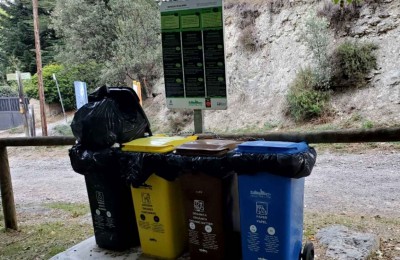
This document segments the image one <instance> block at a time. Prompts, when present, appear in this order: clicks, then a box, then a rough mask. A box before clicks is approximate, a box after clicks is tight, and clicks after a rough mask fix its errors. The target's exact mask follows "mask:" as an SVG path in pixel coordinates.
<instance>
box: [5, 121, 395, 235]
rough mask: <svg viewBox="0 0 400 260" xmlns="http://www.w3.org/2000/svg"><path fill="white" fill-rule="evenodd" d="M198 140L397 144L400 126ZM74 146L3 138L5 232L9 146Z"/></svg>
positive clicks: (58, 140) (59, 140)
mask: <svg viewBox="0 0 400 260" xmlns="http://www.w3.org/2000/svg"><path fill="white" fill-rule="evenodd" d="M199 139H233V140H243V141H245V140H259V139H264V140H269V141H291V142H301V141H305V142H307V143H310V144H312V143H314V144H316V143H366V142H398V141H400V127H395V128H378V129H370V130H339V131H319V132H306V133H298V132H286V133H265V134H243V135H239V134H238V135H231V134H221V135H219V134H201V135H199ZM73 144H75V138H74V137H32V138H26V137H24V138H0V189H1V199H2V205H3V212H4V222H5V227H6V229H14V230H18V225H17V218H16V210H15V203H14V194H13V188H12V182H11V174H10V167H9V163H8V155H7V147H9V146H17V147H18V146H63V145H73Z"/></svg>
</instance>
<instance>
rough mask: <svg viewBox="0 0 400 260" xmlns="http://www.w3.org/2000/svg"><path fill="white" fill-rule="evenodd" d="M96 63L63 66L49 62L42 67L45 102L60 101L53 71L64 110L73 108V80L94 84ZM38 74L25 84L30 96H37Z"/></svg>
mask: <svg viewBox="0 0 400 260" xmlns="http://www.w3.org/2000/svg"><path fill="white" fill-rule="evenodd" d="M96 66H97V65H96V64H92V63H89V64H87V65H79V66H75V67H69V68H65V67H64V66H62V65H58V64H50V65H47V66H45V67H43V84H44V86H43V87H44V95H45V99H46V102H47V103H49V104H52V103H60V99H59V96H58V91H57V86H56V83H55V82H54V80H53V73H54V74H56V76H57V81H58V85H59V87H60V92H61V96H62V99H63V102H64V108H65V110H67V111H68V110H73V109H75V108H76V102H75V90H74V81H76V80H80V81H85V82H87V83H88V85H89V88H90V86H91V87H92V88H93V87H95V86H96V84H97V82H96V80H95V79H96V76H97V75H98V73H97V72H96V69H97V67H96ZM37 86H38V76H37V74H35V75H34V76H33V77H32V81H31V83H30V84H27V85H26V88H25V90H26V93H27V94H28V96H29V97H31V98H36V99H38V98H39V92H38V87H37Z"/></svg>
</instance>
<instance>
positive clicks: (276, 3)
mask: <svg viewBox="0 0 400 260" xmlns="http://www.w3.org/2000/svg"><path fill="white" fill-rule="evenodd" d="M290 4H291V2H290V0H267V6H268V11H269V12H270V13H272V14H279V13H280V12H281V10H282V9H283V8H284V7H285V6H290Z"/></svg>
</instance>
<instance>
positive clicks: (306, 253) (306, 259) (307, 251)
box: [302, 242, 314, 260]
mask: <svg viewBox="0 0 400 260" xmlns="http://www.w3.org/2000/svg"><path fill="white" fill-rule="evenodd" d="M302 259H303V260H314V245H313V243H311V242H307V243H306V244H305V245H304V248H303V254H302Z"/></svg>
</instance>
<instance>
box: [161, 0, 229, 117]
mask: <svg viewBox="0 0 400 260" xmlns="http://www.w3.org/2000/svg"><path fill="white" fill-rule="evenodd" d="M161 28H162V46H163V62H164V77H165V91H166V96H167V106H168V108H195V109H210V110H223V109H227V92H226V71H225V48H224V30H223V6H222V0H189V1H171V2H163V3H162V4H161Z"/></svg>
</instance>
